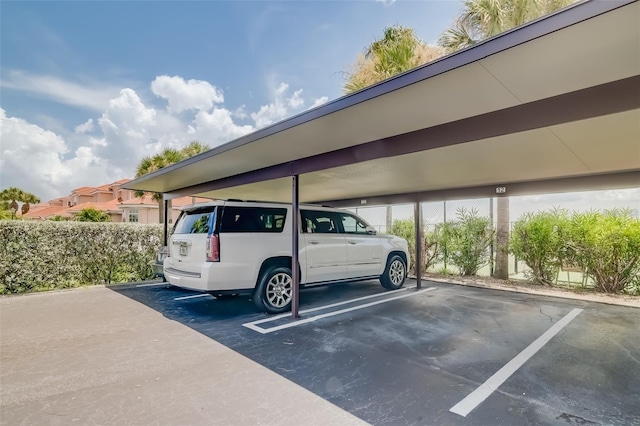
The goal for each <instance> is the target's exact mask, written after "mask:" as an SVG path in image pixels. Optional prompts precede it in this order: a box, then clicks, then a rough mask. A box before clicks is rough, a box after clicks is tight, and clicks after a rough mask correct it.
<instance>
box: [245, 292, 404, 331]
mask: <svg viewBox="0 0 640 426" xmlns="http://www.w3.org/2000/svg"><path fill="white" fill-rule="evenodd" d="M412 288H416V286H415V285H414V286H411V287H403V288H401V289H399V290H395V291H396V292H399V291H406V290H410V289H412ZM388 295H389V293H388V292H386V291H385V292H383V293H376V294H371V295H369V296H362V297H356V298H355V299H349V300H344V301H342V302H337V303H332V304H330V305H324V306H318V307H316V308H310V309H303V310H301V311H300V312H299V314H300V315H303V314H308V313H309V312H315V311H322V310H325V309H329V308H335V307H336V306H342V305H347V304H349V303H353V302H359V301H360V300H367V299H372V298H374V297H380V296H388ZM290 316H291V314H290V313H286V314H280V315H274V316H272V317H269V318H265V319H261V320H258V321H252V322H250V323H248V324H264V323H265V322H271V321H276V320H279V319H280V318H286V317H290ZM243 325H244V324H243Z"/></svg>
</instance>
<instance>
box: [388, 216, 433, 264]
mask: <svg viewBox="0 0 640 426" xmlns="http://www.w3.org/2000/svg"><path fill="white" fill-rule="evenodd" d="M438 231H439V228H436V230H435V231H431V232H429V231H427V230H424V231H423V233H424V241H423V242H422V256H421V257H422V271H423V272H425V271H426V270H427V269H429V268H430V267H432V266H433V265H434V264H436V263H437V262H439V261H440V259H441V258H442V250H440V238H439V237H438ZM389 233H390V234H391V235H396V236H398V237H401V238H404V239H405V240H407V242H408V243H409V259H410V263H411V271H412V272H414V273H415V265H416V227H415V221H414V220H413V218H409V219H396V220H394V221H393V225H392V227H391V230H390V232H389Z"/></svg>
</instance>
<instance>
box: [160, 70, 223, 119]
mask: <svg viewBox="0 0 640 426" xmlns="http://www.w3.org/2000/svg"><path fill="white" fill-rule="evenodd" d="M151 91H152V92H153V93H154V94H155V95H156V96H158V97H160V98H163V99H166V100H167V101H168V103H169V109H170V110H171V111H172V112H176V113H180V112H183V111H188V110H205V111H206V110H209V109H211V107H213V104H215V103H222V102H224V96H223V94H222V90H219V89H217V88H216V87H215V86H212V85H211V84H209V83H208V82H206V81H202V80H186V81H185V80H184V79H183V78H182V77H179V76H173V77H169V76H168V75H161V76H158V77H156V79H155V80H153V82H152V83H151Z"/></svg>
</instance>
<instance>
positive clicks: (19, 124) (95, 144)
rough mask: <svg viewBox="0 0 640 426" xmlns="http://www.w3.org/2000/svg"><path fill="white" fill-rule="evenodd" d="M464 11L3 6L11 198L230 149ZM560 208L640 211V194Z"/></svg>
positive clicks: (2, 107) (0, 81)
mask: <svg viewBox="0 0 640 426" xmlns="http://www.w3.org/2000/svg"><path fill="white" fill-rule="evenodd" d="M461 9H462V2H461V1H457V0H443V1H433V0H427V1H403V0H398V1H395V2H390V1H388V2H379V1H375V0H367V1H365V0H362V1H283V2H277V1H235V2H224V1H195V2H189V1H160V2H154V1H97V2H96V1H47V2H7V1H2V2H0V123H1V124H0V188H6V187H9V186H17V187H20V188H22V189H24V190H26V191H29V192H31V193H34V194H35V195H37V196H39V197H40V198H41V199H43V200H49V199H52V198H55V197H58V196H63V195H67V194H69V193H70V191H71V190H72V189H73V188H76V187H80V186H97V185H102V184H105V183H109V182H113V181H116V180H118V179H122V178H125V177H129V178H131V177H133V176H134V173H135V166H136V164H137V163H138V162H139V160H140V159H141V158H142V157H143V156H145V155H150V154H154V153H156V152H159V151H161V150H162V149H163V148H166V147H174V148H180V147H182V146H185V145H186V144H187V143H188V142H190V141H192V140H194V139H197V140H199V141H201V142H203V143H207V144H209V145H210V146H211V147H213V146H216V145H219V144H222V143H225V142H228V141H230V140H233V139H235V138H237V137H239V136H241V135H243V134H246V133H249V132H251V131H254V130H256V129H257V128H260V127H263V126H266V125H269V124H271V123H273V122H276V121H279V120H281V119H284V118H286V117H288V116H291V115H294V114H297V113H299V112H302V111H304V110H306V109H308V108H311V107H313V106H314V105H317V104H321V103H323V102H326V101H328V100H331V99H335V98H338V97H340V96H341V95H342V85H343V83H344V81H345V74H344V73H345V71H347V70H349V67H350V65H351V64H353V63H354V62H355V60H356V58H357V55H358V54H359V53H361V52H363V50H364V49H365V47H366V46H368V45H369V44H370V43H371V42H372V41H373V40H374V39H375V38H377V37H380V36H381V34H382V31H383V29H384V28H385V27H387V26H390V25H394V24H400V25H404V26H407V27H411V28H414V29H415V31H416V33H417V35H418V36H419V37H420V38H421V39H422V40H423V41H425V42H427V43H430V44H434V43H435V42H436V41H437V39H438V38H439V36H440V34H441V33H442V32H443V31H445V30H446V29H447V28H449V27H450V26H451V24H452V23H453V22H454V21H455V19H456V17H457V16H458V14H459V12H460V10H461ZM560 199H562V200H564V202H565V203H567V205H568V206H570V207H571V208H576V209H586V208H591V207H596V208H611V207H616V206H631V207H634V208H637V207H638V205H640V189H638V188H636V189H632V190H626V191H600V192H598V193H575V194H565V195H563V196H562V197H561V198H560ZM560 199H559V198H558V197H557V196H542V197H533V198H531V199H529V198H524V199H523V200H524V201H523V202H524V204H527V205H531V206H535V207H536V208H550V207H552V206H554V205H558V203H559V200H560ZM524 204H523V205H524ZM523 209H526V208H525V207H523ZM407 212H409V210H407ZM409 214H410V212H409V213H407V215H409ZM372 220H373V219H372ZM381 220H382V219H381ZM374 222H375V220H374ZM382 222H383V220H382Z"/></svg>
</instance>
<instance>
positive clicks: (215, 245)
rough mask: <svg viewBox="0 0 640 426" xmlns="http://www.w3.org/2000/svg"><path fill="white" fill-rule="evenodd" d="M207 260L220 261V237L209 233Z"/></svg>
mask: <svg viewBox="0 0 640 426" xmlns="http://www.w3.org/2000/svg"><path fill="white" fill-rule="evenodd" d="M207 262H220V237H219V236H218V234H211V235H209V236H208V237H207Z"/></svg>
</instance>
